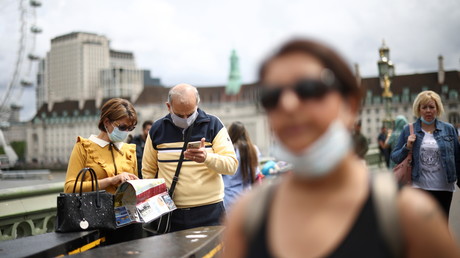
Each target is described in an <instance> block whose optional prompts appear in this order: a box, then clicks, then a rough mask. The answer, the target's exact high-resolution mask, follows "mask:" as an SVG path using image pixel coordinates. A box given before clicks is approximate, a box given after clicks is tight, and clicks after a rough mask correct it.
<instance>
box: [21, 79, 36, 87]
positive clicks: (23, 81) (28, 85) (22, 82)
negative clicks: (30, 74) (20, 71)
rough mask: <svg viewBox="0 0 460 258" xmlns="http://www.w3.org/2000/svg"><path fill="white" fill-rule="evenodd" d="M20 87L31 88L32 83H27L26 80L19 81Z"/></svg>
mask: <svg viewBox="0 0 460 258" xmlns="http://www.w3.org/2000/svg"><path fill="white" fill-rule="evenodd" d="M21 86H23V87H30V86H33V83H32V82H31V81H28V80H21Z"/></svg>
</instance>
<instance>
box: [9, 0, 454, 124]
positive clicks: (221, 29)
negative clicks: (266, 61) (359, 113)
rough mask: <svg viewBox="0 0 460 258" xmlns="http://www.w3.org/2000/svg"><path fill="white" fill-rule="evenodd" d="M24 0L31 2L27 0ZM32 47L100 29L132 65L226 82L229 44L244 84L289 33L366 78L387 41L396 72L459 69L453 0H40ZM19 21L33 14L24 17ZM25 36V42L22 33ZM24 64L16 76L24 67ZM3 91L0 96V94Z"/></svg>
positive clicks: (12, 19)
mask: <svg viewBox="0 0 460 258" xmlns="http://www.w3.org/2000/svg"><path fill="white" fill-rule="evenodd" d="M18 2H19V1H18V0H0V38H1V42H0V71H1V72H0V90H2V92H4V89H5V88H6V85H7V84H8V83H9V81H10V79H11V78H12V76H13V72H14V67H15V63H16V57H17V51H18V45H19V44H18V42H19V38H20V33H19V31H20V22H19V18H20V12H19V10H18ZM25 2H26V3H28V2H29V1H25ZM41 2H42V4H43V5H42V7H40V8H38V9H37V12H36V13H37V25H38V26H40V27H42V28H43V33H41V34H39V35H38V37H37V38H36V51H35V52H36V53H37V54H38V55H40V56H44V55H45V54H46V52H47V51H49V49H50V40H51V39H52V38H54V37H56V36H60V35H63V34H67V33H70V32H74V31H84V32H92V33H96V34H102V35H105V36H106V37H108V38H109V39H110V40H111V48H112V49H115V50H122V51H131V52H133V53H134V55H135V58H136V63H137V65H138V67H139V68H142V69H149V70H151V72H152V75H153V76H154V77H159V78H161V80H162V82H163V83H164V84H165V85H167V86H171V85H174V84H177V83H180V82H187V83H191V84H193V85H196V86H212V85H224V84H225V83H226V81H227V77H228V72H229V57H230V53H231V50H232V49H236V51H237V54H238V56H239V60H240V69H241V74H242V79H243V82H244V83H250V82H253V81H254V80H255V73H256V71H257V67H258V64H259V63H260V61H261V60H262V59H263V58H264V57H265V56H266V55H267V54H268V53H270V51H272V50H273V49H274V48H275V47H277V46H279V45H280V43H281V42H283V41H285V40H287V39H289V38H292V37H294V36H305V37H313V38H316V39H319V40H322V41H324V42H326V43H327V44H329V45H331V46H333V47H334V48H336V49H337V50H338V51H339V52H340V53H341V54H342V55H343V56H345V58H346V59H347V61H348V62H349V63H350V65H353V64H355V63H357V64H359V66H360V72H361V75H363V76H364V77H370V76H376V75H377V64H376V62H377V60H378V48H379V47H380V46H381V45H382V39H385V41H386V43H387V45H388V46H389V47H390V49H391V53H390V54H391V60H392V61H393V63H394V64H395V67H396V73H397V74H410V73H417V72H431V71H435V70H436V69H437V67H438V63H437V62H438V59H437V57H438V55H443V56H444V66H445V68H446V70H460V1H458V0H442V1H435V0H404V1H401V0H386V1H377V0H368V1H348V0H321V1H306V0H289V1H286V0H255V1H252V0H231V1H220V0H194V1H187V0H132V1H122V0H97V1H94V0H41ZM27 20H32V16H31V15H27ZM29 42H30V41H29ZM27 72H28V66H27V64H26V65H25V66H24V67H23V77H24V76H25V77H27V76H29V75H28V74H27ZM1 95H3V94H1ZM34 96H35V93H34V89H29V90H26V91H25V92H24V94H22V97H21V99H19V100H18V102H19V103H18V104H21V105H24V107H25V108H24V111H23V112H22V114H21V118H22V119H23V120H24V119H30V118H31V117H32V116H33V115H34V114H35V97H34Z"/></svg>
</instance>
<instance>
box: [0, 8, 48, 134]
mask: <svg viewBox="0 0 460 258" xmlns="http://www.w3.org/2000/svg"><path fill="white" fill-rule="evenodd" d="M17 3H18V4H19V5H18V13H19V15H18V16H19V28H18V30H19V33H18V35H19V39H18V44H17V50H16V59H15V62H14V64H12V65H13V66H14V69H13V74H12V75H11V77H10V79H9V82H8V84H7V85H6V88H5V90H4V92H3V94H2V96H1V98H0V127H5V126H8V124H9V121H10V119H11V114H12V112H13V111H15V110H20V109H21V107H22V105H21V103H20V101H21V97H22V94H23V91H24V89H25V88H27V87H33V86H34V79H33V78H34V74H33V73H34V69H33V68H34V63H36V62H37V61H38V60H40V57H39V56H37V55H36V53H35V51H36V50H35V48H36V37H37V34H39V33H41V32H42V29H41V28H40V27H39V26H38V25H37V23H36V22H37V14H36V9H37V8H38V7H40V6H41V2H40V1H37V0H30V1H26V0H20V1H18V2H17Z"/></svg>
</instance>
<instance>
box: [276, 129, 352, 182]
mask: <svg viewBox="0 0 460 258" xmlns="http://www.w3.org/2000/svg"><path fill="white" fill-rule="evenodd" d="M278 142H279V141H278ZM351 146H352V140H351V136H350V132H349V131H348V130H347V128H346V127H345V126H344V125H343V123H342V122H341V121H339V120H336V121H334V122H333V123H332V124H331V125H330V126H329V128H328V129H327V131H326V132H325V133H324V134H323V135H321V136H320V138H319V139H318V140H316V141H315V142H314V143H313V144H312V145H311V146H310V147H309V148H307V149H305V150H304V151H303V152H302V154H294V153H292V152H291V151H290V150H288V149H287V148H286V147H284V146H283V145H282V144H281V143H280V142H279V143H278V146H276V147H275V150H274V156H275V157H276V158H277V159H278V160H282V161H285V162H287V163H290V164H291V165H292V166H293V172H294V174H296V175H298V176H300V177H304V178H315V177H316V178H318V177H322V176H325V175H328V174H329V173H330V172H331V171H332V170H333V169H334V168H335V167H336V166H337V165H338V164H339V163H340V162H341V161H342V160H343V159H344V158H345V155H346V154H347V153H348V152H349V150H350V148H351Z"/></svg>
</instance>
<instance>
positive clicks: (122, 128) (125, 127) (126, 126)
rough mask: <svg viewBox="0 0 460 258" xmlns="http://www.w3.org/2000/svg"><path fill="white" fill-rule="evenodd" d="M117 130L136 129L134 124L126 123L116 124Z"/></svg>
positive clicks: (129, 130)
mask: <svg viewBox="0 0 460 258" xmlns="http://www.w3.org/2000/svg"><path fill="white" fill-rule="evenodd" d="M117 127H118V130H120V131H128V132H131V131H132V130H134V129H136V126H128V125H118V126H117Z"/></svg>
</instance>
